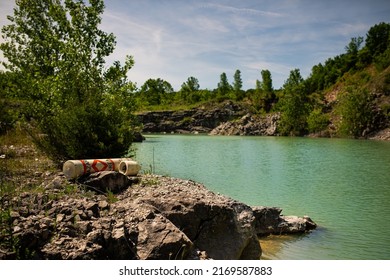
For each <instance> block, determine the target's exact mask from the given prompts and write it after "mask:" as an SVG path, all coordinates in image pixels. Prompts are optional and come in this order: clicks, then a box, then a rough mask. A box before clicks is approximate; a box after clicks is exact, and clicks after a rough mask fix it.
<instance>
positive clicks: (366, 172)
mask: <svg viewBox="0 0 390 280" xmlns="http://www.w3.org/2000/svg"><path fill="white" fill-rule="evenodd" d="M134 146H135V147H136V149H137V156H136V159H137V160H138V161H139V162H140V163H141V165H142V167H143V170H144V171H146V172H148V171H151V170H152V169H153V171H154V172H155V173H157V174H162V175H169V176H173V177H178V178H183V179H192V180H195V181H198V182H201V183H203V184H205V185H206V186H207V188H209V189H210V190H212V191H215V192H220V193H223V194H225V195H228V196H230V197H232V198H234V199H236V200H239V201H242V202H244V203H246V204H248V205H251V206H256V205H258V206H277V207H281V208H282V209H283V212H282V213H283V214H285V215H298V216H303V215H308V216H310V217H311V218H312V219H313V220H314V221H315V222H316V223H317V224H318V225H319V227H318V229H316V230H315V231H313V232H311V233H310V234H307V235H300V236H292V237H291V236H289V237H286V236H283V237H268V238H266V239H265V240H262V241H261V244H262V246H263V251H264V252H263V258H265V259H285V260H289V259H322V260H328V259H342V260H345V259H363V260H367V259H390V142H381V141H361V140H348V139H311V138H284V137H233V136H232V137H225V136H189V135H149V136H148V135H147V136H146V141H145V142H143V143H140V144H135V145H134Z"/></svg>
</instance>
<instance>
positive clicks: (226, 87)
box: [217, 73, 232, 100]
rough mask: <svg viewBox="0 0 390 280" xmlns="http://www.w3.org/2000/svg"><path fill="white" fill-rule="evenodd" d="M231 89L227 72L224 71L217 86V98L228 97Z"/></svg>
mask: <svg viewBox="0 0 390 280" xmlns="http://www.w3.org/2000/svg"><path fill="white" fill-rule="evenodd" d="M231 90H232V86H231V85H230V84H229V82H228V78H227V76H226V73H222V74H221V76H220V81H219V83H218V87H217V98H218V99H220V100H223V99H226V98H228V96H229V93H230V92H231Z"/></svg>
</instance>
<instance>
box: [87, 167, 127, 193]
mask: <svg viewBox="0 0 390 280" xmlns="http://www.w3.org/2000/svg"><path fill="white" fill-rule="evenodd" d="M81 182H82V183H83V184H84V185H87V186H89V187H90V188H91V189H92V190H94V191H95V192H98V193H107V192H108V191H110V192H112V193H119V192H121V191H123V190H125V189H126V188H128V187H129V184H130V181H129V178H127V176H125V175H123V174H122V173H119V172H116V171H101V172H96V173H91V174H89V175H88V176H87V177H85V178H82V179H81Z"/></svg>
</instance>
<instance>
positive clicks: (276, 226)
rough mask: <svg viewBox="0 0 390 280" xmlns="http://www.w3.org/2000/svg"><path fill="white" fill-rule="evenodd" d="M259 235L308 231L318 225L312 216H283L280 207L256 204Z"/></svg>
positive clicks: (256, 224) (256, 225)
mask: <svg viewBox="0 0 390 280" xmlns="http://www.w3.org/2000/svg"><path fill="white" fill-rule="evenodd" d="M252 210H253V215H254V216H255V221H256V222H255V228H256V233H257V235H258V236H266V235H270V234H295V233H303V232H308V231H311V230H313V229H315V228H316V227H317V224H316V223H315V222H313V221H312V220H311V219H310V217H308V216H304V217H297V216H283V215H281V212H282V209H281V208H278V207H262V206H256V207H253V208H252Z"/></svg>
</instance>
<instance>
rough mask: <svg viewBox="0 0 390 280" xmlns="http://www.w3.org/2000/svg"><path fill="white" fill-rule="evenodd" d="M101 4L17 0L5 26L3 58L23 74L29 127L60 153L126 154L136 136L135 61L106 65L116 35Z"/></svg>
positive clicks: (52, 150) (94, 1)
mask: <svg viewBox="0 0 390 280" xmlns="http://www.w3.org/2000/svg"><path fill="white" fill-rule="evenodd" d="M103 11H104V3H103V1H102V0H90V1H89V3H88V4H87V3H84V2H83V1H81V0H80V1H71V0H64V1H61V0H49V1H46V0H19V1H17V2H16V8H15V9H14V14H13V15H12V16H8V17H7V18H8V20H9V21H10V22H11V23H10V24H9V25H6V26H4V27H3V28H2V32H3V37H4V39H5V42H4V43H2V44H0V50H2V51H3V54H4V56H5V57H6V58H7V61H3V65H4V66H5V67H6V69H8V70H9V71H11V72H13V73H15V75H17V76H18V88H17V90H16V91H17V94H18V97H19V98H21V99H24V100H25V102H27V103H28V104H29V105H28V106H26V107H25V108H26V110H25V111H24V115H25V116H27V117H28V118H29V119H30V120H31V122H30V124H33V129H30V130H29V131H30V133H31V135H32V136H33V138H34V139H35V141H36V143H37V144H38V146H39V147H40V148H42V149H43V150H44V151H45V152H47V153H48V154H49V156H51V157H52V158H54V159H57V160H63V159H67V158H90V157H114V156H121V155H123V154H124V153H125V152H126V151H127V150H128V149H129V147H130V144H131V141H132V139H133V134H134V130H135V129H136V128H135V121H134V117H132V112H133V110H134V108H133V104H134V103H133V101H132V91H133V90H134V85H133V84H132V83H131V82H128V81H127V77H126V73H127V72H128V70H129V69H130V68H131V67H132V66H133V64H134V61H133V58H132V57H131V56H128V57H127V58H126V61H125V64H124V66H121V65H120V63H119V62H115V63H114V65H113V66H111V67H109V68H108V69H107V70H105V57H107V56H108V55H110V54H111V53H112V52H113V50H114V48H115V37H114V35H113V34H112V33H106V32H104V31H102V30H100V29H99V25H100V23H101V14H102V13H103ZM30 127H31V126H30ZM41 135H44V136H43V137H42V136H41Z"/></svg>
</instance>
